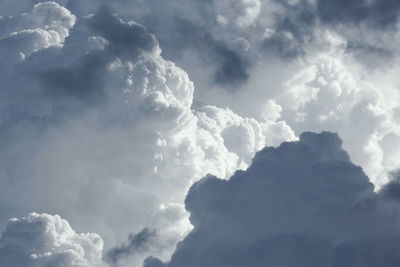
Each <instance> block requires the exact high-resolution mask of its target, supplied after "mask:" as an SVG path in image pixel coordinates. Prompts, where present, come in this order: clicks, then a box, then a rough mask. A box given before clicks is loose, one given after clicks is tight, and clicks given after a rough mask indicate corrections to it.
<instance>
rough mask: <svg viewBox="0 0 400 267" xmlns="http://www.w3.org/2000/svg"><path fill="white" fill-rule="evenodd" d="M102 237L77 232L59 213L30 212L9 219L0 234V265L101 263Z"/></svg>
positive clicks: (89, 266)
mask: <svg viewBox="0 0 400 267" xmlns="http://www.w3.org/2000/svg"><path fill="white" fill-rule="evenodd" d="M102 249H103V240H102V239H101V237H100V236H99V235H97V234H92V233H88V234H77V233H76V232H75V231H74V230H73V229H72V228H71V226H70V225H69V223H68V222H67V221H66V220H64V219H62V218H61V217H60V216H58V215H54V216H53V215H49V214H37V213H31V214H29V216H28V217H22V218H20V219H17V218H13V219H10V220H9V223H8V225H7V228H6V230H5V231H4V232H3V233H2V236H1V238H0V266H4V267H5V266H7V267H9V266H32V267H34V266H38V267H39V266H40V267H43V266H57V267H61V266H65V267H67V266H68V267H72V266H75V267H101V266H105V265H104V264H103V263H102V259H101V258H102Z"/></svg>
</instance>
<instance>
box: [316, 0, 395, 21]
mask: <svg viewBox="0 0 400 267" xmlns="http://www.w3.org/2000/svg"><path fill="white" fill-rule="evenodd" d="M317 11H318V16H319V18H320V19H321V21H323V22H325V23H338V24H347V23H355V24H359V23H367V24H368V25H370V26H374V27H388V26H394V24H395V23H396V22H397V20H398V16H399V11H400V2H399V1H396V0H374V1H368V0H355V1H346V0H319V1H318V5H317Z"/></svg>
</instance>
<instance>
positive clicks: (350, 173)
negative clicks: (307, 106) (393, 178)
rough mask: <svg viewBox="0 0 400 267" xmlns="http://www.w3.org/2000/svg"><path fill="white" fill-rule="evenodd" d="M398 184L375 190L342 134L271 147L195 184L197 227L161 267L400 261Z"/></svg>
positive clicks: (191, 196)
mask: <svg viewBox="0 0 400 267" xmlns="http://www.w3.org/2000/svg"><path fill="white" fill-rule="evenodd" d="M397 187H398V184H397V183H396V182H394V183H393V184H392V185H390V186H388V187H387V189H385V190H383V191H382V193H375V192H374V186H373V184H372V183H370V182H369V179H368V177H367V176H366V175H365V174H364V172H363V170H362V169H361V168H360V167H359V166H356V165H354V164H353V163H352V162H351V161H350V159H349V156H348V154H347V153H346V152H345V151H344V150H342V148H341V140H340V139H339V137H338V136H337V135H336V134H333V133H329V132H323V133H320V134H315V133H303V134H302V135H301V136H300V140H299V141H297V142H290V143H283V144H281V145H280V146H279V147H277V148H273V147H266V148H264V149H263V150H261V151H260V152H258V153H257V154H256V156H255V157H254V159H253V162H252V164H251V166H250V167H249V168H248V169H247V170H246V171H237V172H236V173H235V174H234V175H233V176H232V177H231V178H230V179H229V180H221V179H218V178H216V177H214V176H208V177H206V178H204V179H202V180H201V181H199V182H197V183H195V184H194V185H193V186H192V187H191V189H190V190H189V193H188V195H187V198H186V201H185V204H186V209H187V210H188V211H189V212H190V221H191V223H192V224H193V225H194V229H193V231H192V232H191V233H190V234H189V235H188V236H187V237H186V238H185V239H184V240H183V241H182V243H180V244H179V245H178V247H177V250H176V251H175V253H174V255H173V256H172V259H171V261H170V262H168V263H166V264H163V263H161V262H160V261H158V260H157V259H154V258H150V259H148V260H147V263H146V264H145V266H146V267H156V266H157V267H159V266H171V267H172V266H174V267H179V266H245V265H247V266H308V267H312V266H397V265H398V264H399V263H400V258H399V257H397V255H396V252H395V251H396V250H398V248H399V247H398V246H399V244H400V242H399V230H400V229H399V218H400V217H399V215H400V210H399V208H398V205H397V204H398V203H397V201H398V199H397V196H398V193H395V192H396V190H395V189H394V188H397Z"/></svg>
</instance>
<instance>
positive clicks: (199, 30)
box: [144, 14, 250, 87]
mask: <svg viewBox="0 0 400 267" xmlns="http://www.w3.org/2000/svg"><path fill="white" fill-rule="evenodd" d="M207 16H208V17H209V18H210V19H211V18H212V16H211V15H210V14H208V15H207ZM144 23H145V24H146V25H149V28H150V30H152V31H154V32H155V34H156V35H157V38H158V40H159V41H160V46H161V48H162V49H163V55H165V57H166V58H169V59H171V60H174V61H176V60H177V61H178V62H179V58H181V57H182V56H183V53H184V52H189V53H193V55H194V56H196V57H198V58H200V59H201V60H202V62H203V63H205V64H206V65H207V66H208V67H209V68H211V69H213V70H214V74H213V77H212V80H211V81H214V82H216V83H218V84H220V85H226V86H228V87H229V86H232V85H238V84H239V85H240V84H241V83H243V82H245V81H246V80H247V79H248V78H249V71H248V67H249V66H250V62H249V61H248V59H247V58H246V57H244V56H243V55H241V54H240V53H238V52H237V51H235V50H234V49H233V48H231V47H230V46H229V45H228V44H226V43H225V42H223V41H221V40H217V39H215V37H214V36H213V35H212V33H211V31H210V25H201V24H198V23H196V22H193V21H190V20H188V19H185V18H181V17H179V16H176V17H172V19H171V18H168V21H166V22H165V23H164V25H160V23H163V22H162V21H161V22H160V21H157V22H156V23H155V24H153V23H152V20H148V19H145V22H144ZM158 27H160V28H161V29H160V28H158ZM166 33H167V34H166Z"/></svg>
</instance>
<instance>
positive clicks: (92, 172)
mask: <svg viewBox="0 0 400 267" xmlns="http://www.w3.org/2000/svg"><path fill="white" fill-rule="evenodd" d="M41 5H47V4H46V3H42V4H41ZM50 5H51V6H53V7H54V8H55V9H56V10H59V8H61V7H60V6H59V5H58V4H55V3H51V4H50ZM49 19H50V18H49ZM52 19H53V20H58V17H54V18H52ZM52 23H53V22H51V21H50V22H48V24H50V25H51V24H52ZM120 32H121V33H123V35H124V36H126V39H125V38H122V37H123V36H121V35H119V34H118V33H120ZM21 42H22V41H21ZM4 49H5V53H7V49H11V50H12V49H13V48H12V47H7V46H5V47H4ZM7 78H8V79H7V80H3V81H2V83H3V84H4V85H5V86H4V87H3V88H5V89H4V90H2V93H3V94H4V96H5V97H4V102H3V101H2V102H1V109H2V110H4V112H2V113H1V126H0V140H1V141H0V148H1V149H0V151H1V152H0V159H1V160H0V162H1V163H0V188H2V189H0V191H1V194H0V211H1V212H0V219H1V222H0V228H4V227H5V225H4V224H5V222H6V220H7V219H8V218H10V217H21V216H24V214H28V213H29V212H32V211H36V212H46V213H52V214H61V215H62V216H63V217H65V218H68V220H69V221H70V222H71V224H73V225H76V228H77V230H78V231H80V232H87V231H90V232H92V231H93V232H96V233H99V234H100V235H101V236H102V238H103V239H104V242H105V249H106V250H107V251H108V250H109V249H111V248H113V247H118V246H120V247H122V248H124V246H123V245H120V244H123V242H125V240H126V237H127V236H128V234H130V233H138V232H140V231H141V230H142V229H144V228H146V227H147V228H149V229H154V230H155V231H157V233H158V235H157V241H154V242H151V246H149V247H147V246H145V247H143V248H141V249H142V250H141V251H140V252H138V253H136V254H135V253H132V254H133V255H132V256H129V257H127V259H128V260H130V261H132V262H141V260H142V259H143V258H144V257H147V256H149V255H153V256H157V257H161V258H163V259H167V258H168V257H169V255H170V253H171V252H172V250H173V249H174V246H175V244H176V242H178V241H179V240H180V239H181V238H182V237H183V236H184V234H185V233H186V232H187V231H188V230H189V229H190V227H191V226H190V224H189V223H188V220H187V213H186V212H185V210H184V207H183V201H184V198H185V195H186V191H187V189H188V188H189V186H190V185H191V184H192V183H193V181H196V180H198V179H199V178H201V177H202V176H204V175H205V174H206V173H209V172H210V173H214V174H215V175H218V176H220V177H229V176H230V175H231V174H232V173H233V172H234V171H235V170H236V169H238V168H245V167H246V166H247V164H248V163H249V162H250V160H251V158H252V156H253V154H254V153H255V152H256V151H257V150H258V149H260V148H262V147H263V146H265V145H266V144H268V145H276V144H278V143H280V142H281V141H283V140H293V139H295V136H294V134H293V131H292V130H291V129H290V127H288V125H287V124H286V123H284V122H283V121H280V120H279V113H280V111H279V108H276V107H275V106H273V105H272V106H271V107H272V108H273V109H274V113H273V114H271V115H267V116H266V117H265V119H263V120H255V119H252V118H249V117H242V116H239V115H238V114H235V113H234V112H232V110H230V109H229V108H219V107H215V106H211V105H202V104H201V105H197V106H196V107H194V106H192V103H193V98H194V96H193V94H194V85H193V82H192V81H191V80H190V79H189V75H188V74H187V73H186V72H185V71H184V70H183V69H181V68H179V67H178V66H177V65H176V64H175V63H173V62H171V61H169V60H166V59H165V58H164V57H163V56H162V53H161V49H160V47H159V44H158V41H157V39H156V38H155V36H154V35H153V34H151V33H149V32H148V30H147V29H146V28H145V27H144V26H142V25H140V24H138V23H136V22H133V21H129V20H124V19H122V18H120V17H119V16H117V15H115V14H113V13H112V12H111V11H110V10H108V9H100V10H99V11H98V12H97V13H95V14H92V15H91V16H85V17H79V19H78V20H77V21H76V23H75V25H74V27H73V28H71V29H70V31H69V33H68V37H67V38H65V39H64V40H62V41H60V43H59V44H58V45H50V46H48V47H43V48H42V49H40V50H38V51H34V52H32V53H31V54H27V56H26V58H25V59H24V60H21V61H19V62H18V63H17V64H16V65H14V66H13V67H12V68H10V72H9V73H7ZM243 134H244V136H243ZM61 188H62V190H61ZM44 192H45V193H44ZM121 218H123V219H121ZM128 247H129V246H128ZM129 251H131V250H129ZM124 255H125V254H124ZM122 258H125V257H122ZM124 260H125V259H123V261H124ZM118 261H120V260H118Z"/></svg>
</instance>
